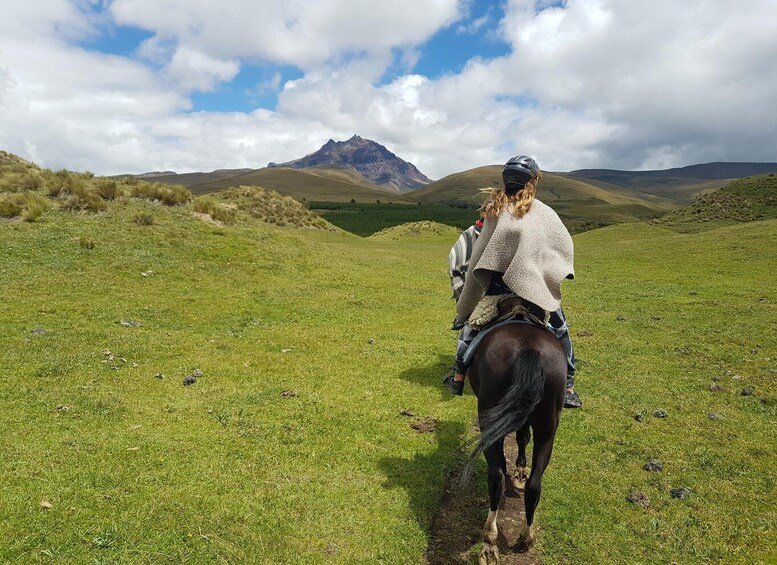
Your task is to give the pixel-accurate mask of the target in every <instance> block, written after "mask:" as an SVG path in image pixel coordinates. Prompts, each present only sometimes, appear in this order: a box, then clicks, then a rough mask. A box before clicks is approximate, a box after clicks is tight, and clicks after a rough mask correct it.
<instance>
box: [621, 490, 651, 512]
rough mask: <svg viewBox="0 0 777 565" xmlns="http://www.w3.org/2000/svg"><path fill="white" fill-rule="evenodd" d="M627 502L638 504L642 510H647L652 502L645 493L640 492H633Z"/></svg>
mask: <svg viewBox="0 0 777 565" xmlns="http://www.w3.org/2000/svg"><path fill="white" fill-rule="evenodd" d="M626 502H631V503H632V504H636V505H637V506H641V507H642V508H647V507H648V506H650V500H649V499H648V497H647V495H646V494H645V493H644V492H640V491H638V490H633V491H631V492H630V493H629V495H628V496H627V497H626Z"/></svg>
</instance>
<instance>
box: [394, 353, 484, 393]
mask: <svg viewBox="0 0 777 565" xmlns="http://www.w3.org/2000/svg"><path fill="white" fill-rule="evenodd" d="M454 359H455V358H454V356H453V355H443V354H437V361H433V362H432V363H430V364H428V365H424V366H421V367H410V368H409V369H406V370H404V371H402V372H401V373H400V374H399V377H400V378H401V379H404V380H406V381H408V382H410V383H413V384H417V385H422V386H428V387H432V388H435V389H437V390H439V392H440V399H441V400H452V399H454V398H455V397H454V396H453V395H452V394H451V393H450V392H449V391H448V389H447V388H445V386H444V385H443V384H442V379H443V376H444V375H445V374H446V373H447V372H448V371H449V370H450V369H451V367H453V361H454ZM464 394H472V390H471V389H470V388H469V387H468V386H465V387H464Z"/></svg>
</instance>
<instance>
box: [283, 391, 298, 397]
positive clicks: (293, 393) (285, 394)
mask: <svg viewBox="0 0 777 565" xmlns="http://www.w3.org/2000/svg"><path fill="white" fill-rule="evenodd" d="M281 396H282V397H283V398H294V397H295V396H297V391H296V390H284V391H283V392H282V393H281Z"/></svg>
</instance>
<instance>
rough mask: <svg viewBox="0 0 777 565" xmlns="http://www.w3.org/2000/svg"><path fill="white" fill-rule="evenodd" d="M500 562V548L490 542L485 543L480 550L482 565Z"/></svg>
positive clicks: (493, 564)
mask: <svg viewBox="0 0 777 565" xmlns="http://www.w3.org/2000/svg"><path fill="white" fill-rule="evenodd" d="M497 563H499V550H498V549H497V547H496V546H495V545H493V544H490V543H484V544H483V548H482V549H481V550H480V565H496V564H497Z"/></svg>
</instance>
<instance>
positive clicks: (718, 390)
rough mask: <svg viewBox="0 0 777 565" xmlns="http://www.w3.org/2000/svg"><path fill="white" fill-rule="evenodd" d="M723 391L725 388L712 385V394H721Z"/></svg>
mask: <svg viewBox="0 0 777 565" xmlns="http://www.w3.org/2000/svg"><path fill="white" fill-rule="evenodd" d="M721 390H723V387H722V386H720V385H719V384H713V385H710V392H720V391H721Z"/></svg>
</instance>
